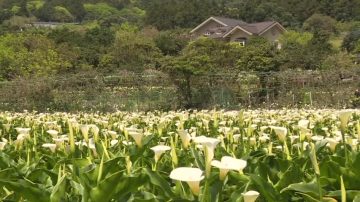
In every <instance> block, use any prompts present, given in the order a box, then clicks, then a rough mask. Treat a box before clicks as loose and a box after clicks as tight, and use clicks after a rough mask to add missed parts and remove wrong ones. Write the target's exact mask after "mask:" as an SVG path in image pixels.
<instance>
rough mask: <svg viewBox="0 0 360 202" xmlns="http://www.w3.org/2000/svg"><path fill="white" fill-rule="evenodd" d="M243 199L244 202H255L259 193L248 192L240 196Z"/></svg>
mask: <svg viewBox="0 0 360 202" xmlns="http://www.w3.org/2000/svg"><path fill="white" fill-rule="evenodd" d="M241 195H242V196H243V197H244V202H255V201H256V199H257V198H258V197H259V195H260V194H259V192H257V191H248V192H246V193H242V194H241Z"/></svg>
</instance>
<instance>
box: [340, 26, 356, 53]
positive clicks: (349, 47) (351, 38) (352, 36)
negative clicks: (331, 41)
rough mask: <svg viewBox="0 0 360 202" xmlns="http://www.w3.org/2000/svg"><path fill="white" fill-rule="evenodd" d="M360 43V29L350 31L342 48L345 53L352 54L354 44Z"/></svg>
mask: <svg viewBox="0 0 360 202" xmlns="http://www.w3.org/2000/svg"><path fill="white" fill-rule="evenodd" d="M359 41H360V28H358V29H354V30H352V31H350V32H349V33H348V34H347V35H346V36H345V38H344V40H343V42H342V45H341V46H342V48H343V49H345V50H346V51H347V52H353V51H354V50H355V48H356V44H357V43H358V42H359Z"/></svg>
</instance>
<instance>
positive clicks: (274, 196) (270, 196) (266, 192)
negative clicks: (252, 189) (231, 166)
mask: <svg viewBox="0 0 360 202" xmlns="http://www.w3.org/2000/svg"><path fill="white" fill-rule="evenodd" d="M250 178H251V182H252V183H253V184H254V185H255V186H256V188H257V190H258V191H259V192H260V195H261V196H262V197H264V198H265V199H266V201H269V202H273V201H279V200H281V196H280V193H279V192H277V191H276V190H275V188H274V187H273V186H272V185H271V184H270V183H269V182H268V181H266V180H264V179H263V178H261V177H260V176H258V175H254V174H252V175H250Z"/></svg>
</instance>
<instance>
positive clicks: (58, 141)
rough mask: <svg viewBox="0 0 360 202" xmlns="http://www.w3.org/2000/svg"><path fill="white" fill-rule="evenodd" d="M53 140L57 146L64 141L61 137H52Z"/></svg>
mask: <svg viewBox="0 0 360 202" xmlns="http://www.w3.org/2000/svg"><path fill="white" fill-rule="evenodd" d="M53 140H54V142H55V144H56V145H57V146H58V147H59V146H60V145H61V144H62V143H63V142H64V141H65V140H64V139H62V138H53Z"/></svg>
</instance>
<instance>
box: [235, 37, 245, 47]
mask: <svg viewBox="0 0 360 202" xmlns="http://www.w3.org/2000/svg"><path fill="white" fill-rule="evenodd" d="M246 40H247V39H246V38H244V37H241V38H236V39H235V42H237V43H239V44H240V46H245V44H246Z"/></svg>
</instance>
